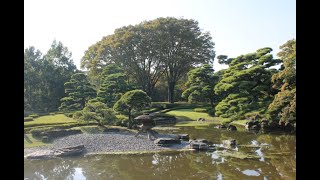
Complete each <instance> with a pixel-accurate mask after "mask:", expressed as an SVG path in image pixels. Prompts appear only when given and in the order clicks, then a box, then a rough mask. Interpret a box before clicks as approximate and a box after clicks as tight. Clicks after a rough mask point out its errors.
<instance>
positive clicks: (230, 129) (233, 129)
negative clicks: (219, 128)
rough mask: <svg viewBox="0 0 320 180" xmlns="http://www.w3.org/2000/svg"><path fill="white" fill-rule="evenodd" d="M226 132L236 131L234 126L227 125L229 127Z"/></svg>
mask: <svg viewBox="0 0 320 180" xmlns="http://www.w3.org/2000/svg"><path fill="white" fill-rule="evenodd" d="M228 130H229V131H236V130H237V127H236V126H234V125H229V126H228Z"/></svg>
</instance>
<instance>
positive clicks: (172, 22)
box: [81, 18, 215, 102]
mask: <svg viewBox="0 0 320 180" xmlns="http://www.w3.org/2000/svg"><path fill="white" fill-rule="evenodd" d="M211 39H212V38H211V36H210V34H209V33H202V32H201V31H200V29H199V27H198V22H196V21H195V20H188V19H176V18H158V19H155V20H152V21H145V22H142V23H140V24H138V25H135V26H132V25H130V26H126V27H122V28H119V29H116V30H115V32H114V34H113V35H109V36H106V37H104V38H103V39H102V40H101V41H99V42H97V43H96V44H94V45H92V46H90V47H89V49H88V50H87V51H86V53H85V55H84V57H83V58H82V59H81V66H82V67H85V68H87V69H89V72H90V73H91V72H92V73H91V74H97V73H101V69H102V67H104V66H106V65H108V64H110V63H116V64H117V65H119V66H120V67H121V68H123V69H124V70H125V74H126V75H130V77H131V78H132V79H134V81H135V82H136V83H137V84H138V85H139V86H140V88H141V89H142V90H144V91H146V92H147V94H148V95H150V96H153V94H154V87H155V85H156V84H157V82H158V81H159V79H160V78H161V77H162V76H163V75H165V76H166V79H167V84H168V94H169V95H168V100H169V101H170V102H173V101H174V96H173V94H174V87H175V85H176V83H177V81H178V80H179V79H180V78H181V77H182V76H183V75H185V74H186V73H187V72H188V71H189V70H190V68H191V67H193V66H194V65H197V64H201V63H209V62H212V60H213V58H214V55H215V54H214V51H213V46H214V43H213V42H212V41H211ZM95 77H96V76H95ZM128 77H129V76H128Z"/></svg>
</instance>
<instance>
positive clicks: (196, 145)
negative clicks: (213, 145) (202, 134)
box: [190, 142, 209, 150]
mask: <svg viewBox="0 0 320 180" xmlns="http://www.w3.org/2000/svg"><path fill="white" fill-rule="evenodd" d="M190 148H191V149H198V150H207V149H208V148H209V146H208V144H207V143H202V142H191V143H190Z"/></svg>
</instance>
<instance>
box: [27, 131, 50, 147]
mask: <svg viewBox="0 0 320 180" xmlns="http://www.w3.org/2000/svg"><path fill="white" fill-rule="evenodd" d="M44 145H47V144H46V143H43V142H41V140H39V139H35V138H34V137H32V135H31V134H25V135H24V147H25V148H31V147H37V146H44Z"/></svg>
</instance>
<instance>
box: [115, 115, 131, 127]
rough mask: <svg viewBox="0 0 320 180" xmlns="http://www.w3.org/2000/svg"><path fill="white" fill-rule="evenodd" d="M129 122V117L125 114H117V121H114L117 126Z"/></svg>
mask: <svg viewBox="0 0 320 180" xmlns="http://www.w3.org/2000/svg"><path fill="white" fill-rule="evenodd" d="M127 122H128V117H127V116H125V115H116V121H115V122H114V125H116V126H125V125H124V124H126V123H127Z"/></svg>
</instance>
